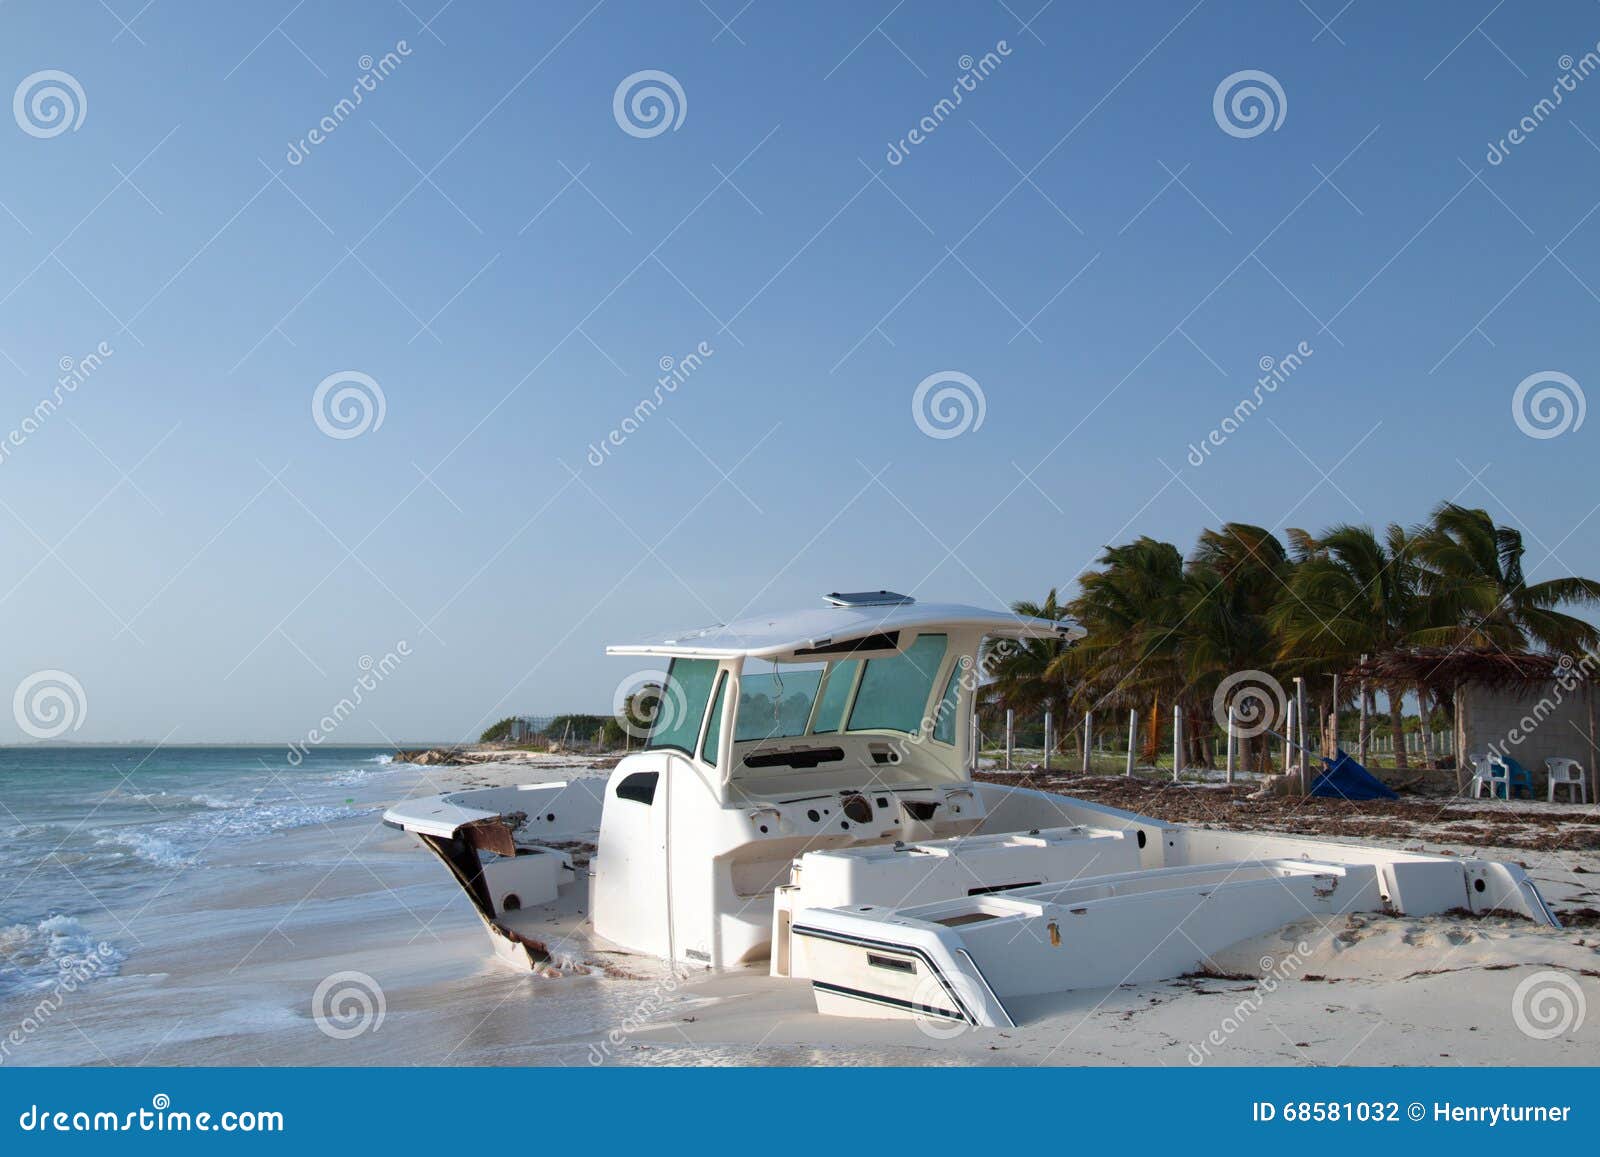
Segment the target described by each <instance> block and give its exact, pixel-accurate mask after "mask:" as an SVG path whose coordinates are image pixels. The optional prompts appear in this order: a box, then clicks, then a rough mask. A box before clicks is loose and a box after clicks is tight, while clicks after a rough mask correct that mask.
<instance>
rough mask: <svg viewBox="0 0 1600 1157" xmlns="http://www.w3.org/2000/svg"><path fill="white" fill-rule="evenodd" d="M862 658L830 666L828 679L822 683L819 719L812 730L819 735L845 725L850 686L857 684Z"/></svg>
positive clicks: (818, 705)
mask: <svg viewBox="0 0 1600 1157" xmlns="http://www.w3.org/2000/svg"><path fill="white" fill-rule="evenodd" d="M860 668H861V660H860V659H846V660H845V661H844V662H842V663H831V664H829V666H828V680H827V682H826V683H824V684H823V685H822V701H821V702H820V703H818V704H817V721H816V722H815V723H814V724H813V725H812V727H811V730H812V732H813V733H815V734H817V735H826V734H828V733H829V732H831V731H838V730H839V729H840V728H841V727H843V726H844V708H845V704H847V703H848V702H850V688H851V687H853V686H855V681H856V672H857V671H858V670H859V669H860Z"/></svg>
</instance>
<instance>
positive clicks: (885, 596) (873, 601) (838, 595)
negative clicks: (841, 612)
mask: <svg viewBox="0 0 1600 1157" xmlns="http://www.w3.org/2000/svg"><path fill="white" fill-rule="evenodd" d="M822 597H823V598H825V599H827V600H828V602H830V603H832V604H833V605H834V606H836V607H909V606H910V605H911V604H912V603H914V602H916V601H917V600H916V599H914V598H912V597H911V596H910V595H902V594H896V593H895V592H894V591H834V592H833V593H832V594H826V595H823V596H822Z"/></svg>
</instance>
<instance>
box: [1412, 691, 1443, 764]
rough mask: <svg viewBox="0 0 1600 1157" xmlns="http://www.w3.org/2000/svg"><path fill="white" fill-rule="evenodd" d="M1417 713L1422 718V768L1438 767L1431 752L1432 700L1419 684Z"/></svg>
mask: <svg viewBox="0 0 1600 1157" xmlns="http://www.w3.org/2000/svg"><path fill="white" fill-rule="evenodd" d="M1417 712H1418V714H1420V715H1421V716H1422V766H1423V767H1426V768H1430V769H1431V768H1435V767H1438V766H1439V763H1438V760H1437V759H1436V757H1435V755H1434V750H1433V700H1432V699H1431V698H1430V697H1429V695H1428V689H1427V688H1426V687H1424V686H1423V685H1422V684H1421V683H1418V684H1417Z"/></svg>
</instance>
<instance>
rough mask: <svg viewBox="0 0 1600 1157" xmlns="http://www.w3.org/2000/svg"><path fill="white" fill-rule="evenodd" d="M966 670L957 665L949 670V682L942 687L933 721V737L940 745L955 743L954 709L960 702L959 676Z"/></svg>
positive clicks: (959, 664)
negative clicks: (942, 690)
mask: <svg viewBox="0 0 1600 1157" xmlns="http://www.w3.org/2000/svg"><path fill="white" fill-rule="evenodd" d="M965 671H966V668H965V667H964V666H963V665H962V664H961V663H957V664H956V665H955V666H954V667H952V668H951V669H950V682H948V683H946V684H945V685H944V697H943V698H941V699H940V700H939V707H938V713H937V714H936V715H935V716H934V719H933V737H934V738H935V739H937V740H938V741H939V742H940V743H954V742H955V741H956V707H957V705H958V704H959V703H960V702H961V676H962V675H963V674H964V673H965Z"/></svg>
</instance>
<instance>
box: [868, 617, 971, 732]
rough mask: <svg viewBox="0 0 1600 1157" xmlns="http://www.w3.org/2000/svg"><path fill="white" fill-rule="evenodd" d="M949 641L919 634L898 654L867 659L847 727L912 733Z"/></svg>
mask: <svg viewBox="0 0 1600 1157" xmlns="http://www.w3.org/2000/svg"><path fill="white" fill-rule="evenodd" d="M948 642H949V640H948V639H946V637H945V636H944V635H918V636H917V638H916V641H915V642H914V643H912V644H911V645H910V646H909V647H907V648H906V649H905V650H904V651H902V652H900V654H898V655H890V656H888V657H887V658H883V659H868V660H867V667H866V670H864V671H863V672H862V673H861V689H860V690H859V691H857V692H856V705H855V707H854V708H853V709H852V710H851V712H850V728H849V729H850V730H851V731H904V732H905V733H906V734H908V735H911V734H915V733H916V731H917V730H918V728H920V727H921V726H922V713H923V711H924V710H925V709H926V708H927V705H928V695H929V693H930V692H931V691H932V690H933V680H934V677H935V676H936V675H938V673H939V664H940V663H942V662H943V661H944V652H945V648H946V646H947V644H948Z"/></svg>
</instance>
